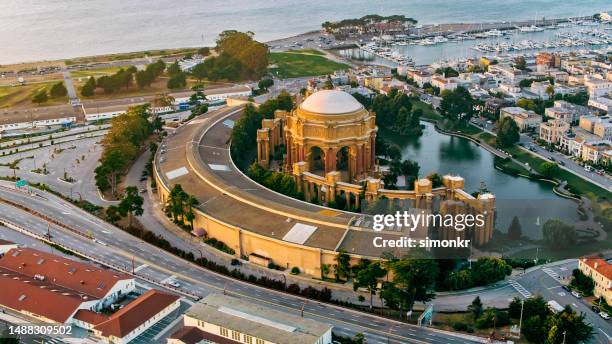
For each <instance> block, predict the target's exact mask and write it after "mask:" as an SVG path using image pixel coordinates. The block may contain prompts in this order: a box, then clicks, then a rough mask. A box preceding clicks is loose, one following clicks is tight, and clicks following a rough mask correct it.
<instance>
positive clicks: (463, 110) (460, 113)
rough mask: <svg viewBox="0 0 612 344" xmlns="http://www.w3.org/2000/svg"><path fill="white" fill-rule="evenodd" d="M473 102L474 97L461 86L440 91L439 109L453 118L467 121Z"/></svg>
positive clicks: (446, 115)
mask: <svg viewBox="0 0 612 344" xmlns="http://www.w3.org/2000/svg"><path fill="white" fill-rule="evenodd" d="M473 104H474V99H473V98H472V96H471V95H470V92H469V91H468V90H467V89H465V88H463V87H457V88H456V89H455V90H453V91H449V90H445V91H443V92H442V101H441V102H440V111H441V113H442V114H443V115H444V116H445V117H448V118H451V119H453V120H462V121H468V120H469V119H470V118H471V116H472V114H473Z"/></svg>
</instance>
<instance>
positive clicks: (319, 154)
mask: <svg viewBox="0 0 612 344" xmlns="http://www.w3.org/2000/svg"><path fill="white" fill-rule="evenodd" d="M308 169H309V170H310V171H311V172H312V173H316V174H319V175H323V174H325V153H324V152H323V150H322V149H321V148H319V147H317V146H314V147H312V148H310V152H308Z"/></svg>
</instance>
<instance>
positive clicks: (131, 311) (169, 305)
mask: <svg viewBox="0 0 612 344" xmlns="http://www.w3.org/2000/svg"><path fill="white" fill-rule="evenodd" d="M179 306H180V297H179V296H177V295H172V294H167V293H163V292H160V291H158V290H155V289H151V290H149V291H147V292H146V293H144V294H143V295H141V296H139V297H138V298H137V299H136V300H133V301H132V302H130V303H129V304H128V305H127V306H125V307H124V308H122V309H120V310H118V311H117V312H115V313H113V314H111V315H109V316H107V315H103V314H100V313H96V312H92V311H90V310H86V309H81V310H79V311H78V312H77V313H76V314H75V316H74V319H75V324H76V325H77V326H80V327H82V328H85V329H87V330H89V331H91V332H93V334H94V336H96V337H98V338H100V340H101V342H103V343H113V344H127V343H129V342H130V341H131V340H132V339H134V338H136V337H138V335H140V334H141V333H143V332H144V331H146V330H148V329H149V328H151V326H153V325H155V324H156V323H158V322H159V321H160V320H162V319H163V318H165V317H166V316H168V315H169V314H170V313H172V312H173V311H175V310H176V309H178V308H179Z"/></svg>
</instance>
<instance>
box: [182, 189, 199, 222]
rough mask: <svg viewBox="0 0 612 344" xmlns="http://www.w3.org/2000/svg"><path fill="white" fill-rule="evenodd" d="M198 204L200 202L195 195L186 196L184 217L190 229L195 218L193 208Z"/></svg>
mask: <svg viewBox="0 0 612 344" xmlns="http://www.w3.org/2000/svg"><path fill="white" fill-rule="evenodd" d="M198 204H200V202H199V201H198V200H197V199H196V198H195V197H193V196H189V197H187V213H186V214H185V219H186V220H187V221H189V225H190V227H191V230H193V220H195V212H194V211H193V208H194V207H195V206H197V205H198Z"/></svg>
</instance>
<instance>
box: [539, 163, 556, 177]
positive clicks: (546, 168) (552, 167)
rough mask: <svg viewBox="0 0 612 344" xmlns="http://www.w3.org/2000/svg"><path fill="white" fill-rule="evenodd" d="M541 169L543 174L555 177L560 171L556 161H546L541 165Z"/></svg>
mask: <svg viewBox="0 0 612 344" xmlns="http://www.w3.org/2000/svg"><path fill="white" fill-rule="evenodd" d="M540 171H542V175H544V176H545V177H547V178H553V177H554V176H556V175H557V173H559V165H557V164H555V163H554V162H550V161H546V162H543V163H542V164H541V165H540Z"/></svg>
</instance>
